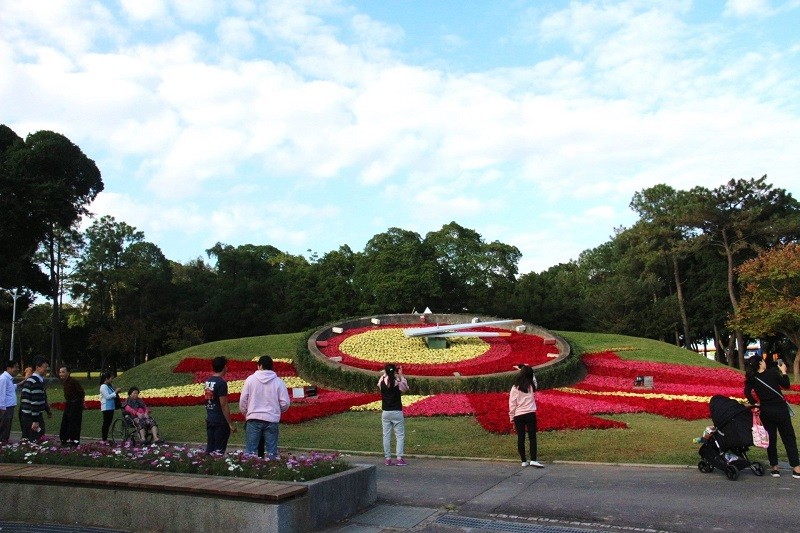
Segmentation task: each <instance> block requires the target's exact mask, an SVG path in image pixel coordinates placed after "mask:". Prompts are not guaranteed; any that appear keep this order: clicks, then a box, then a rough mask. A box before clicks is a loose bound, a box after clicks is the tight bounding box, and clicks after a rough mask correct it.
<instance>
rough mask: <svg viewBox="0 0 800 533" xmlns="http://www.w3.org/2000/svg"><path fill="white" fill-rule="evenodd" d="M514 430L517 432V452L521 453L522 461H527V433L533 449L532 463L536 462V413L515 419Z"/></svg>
mask: <svg viewBox="0 0 800 533" xmlns="http://www.w3.org/2000/svg"><path fill="white" fill-rule="evenodd" d="M514 429H516V430H517V451H519V457H520V461H522V462H523V463H524V462H525V461H527V459H525V433H527V434H528V441H529V442H530V448H531V461H535V460H536V453H537V450H536V413H535V412H534V413H525V414H524V415H519V416H515V417H514Z"/></svg>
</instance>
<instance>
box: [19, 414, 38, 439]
mask: <svg viewBox="0 0 800 533" xmlns="http://www.w3.org/2000/svg"><path fill="white" fill-rule="evenodd" d="M34 422H39V431H33V430H32V429H31V425H32V424H33V423H34ZM19 423H20V429H21V430H22V438H23V439H28V440H32V441H33V440H39V439H40V438H41V437H42V436H43V435H44V417H43V416H42V415H38V416H30V415H26V414H22V413H20V417H19Z"/></svg>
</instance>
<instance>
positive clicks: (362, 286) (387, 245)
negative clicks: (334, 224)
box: [353, 228, 440, 313]
mask: <svg viewBox="0 0 800 533" xmlns="http://www.w3.org/2000/svg"><path fill="white" fill-rule="evenodd" d="M353 277H354V280H355V286H356V287H357V288H358V291H359V294H360V297H359V301H360V303H361V309H360V311H361V312H363V313H400V312H406V313H407V312H410V311H411V310H412V309H414V308H416V309H424V308H425V306H426V305H428V302H431V301H433V300H435V299H438V298H439V296H440V287H439V276H438V272H437V267H436V262H435V259H434V252H433V249H432V248H431V247H430V246H429V245H427V244H425V243H423V242H422V239H421V238H420V236H419V234H418V233H415V232H413V231H407V230H403V229H400V228H389V229H388V230H387V231H386V232H384V233H379V234H377V235H375V236H374V237H372V238H371V239H370V240H369V241H368V242H367V244H366V246H365V247H364V253H363V254H361V255H360V256H359V257H358V262H357V264H356V269H355V272H354V275H353Z"/></svg>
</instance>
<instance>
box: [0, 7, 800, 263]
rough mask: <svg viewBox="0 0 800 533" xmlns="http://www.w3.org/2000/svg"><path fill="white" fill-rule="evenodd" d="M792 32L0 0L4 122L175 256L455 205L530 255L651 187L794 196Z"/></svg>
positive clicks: (370, 224)
mask: <svg viewBox="0 0 800 533" xmlns="http://www.w3.org/2000/svg"><path fill="white" fill-rule="evenodd" d="M798 28H800V0H729V1H727V2H726V1H721V0H720V1H715V0H706V1H695V2H693V1H688V0H664V1H659V0H641V1H640V0H630V1H585V2H578V1H572V2H567V1H555V0H551V1H549V0H541V1H533V0H491V1H490V0H482V1H478V0H458V1H450V0H438V1H437V0H406V1H402V0H350V1H348V0H319V1H310V0H276V1H250V0H231V1H227V2H225V1H215V0H118V1H90V0H63V1H57V0H37V1H35V2H20V1H17V0H0V123H2V124H6V125H7V126H9V127H10V128H11V129H13V130H14V131H15V132H16V133H17V134H18V135H20V136H21V137H25V136H26V135H28V134H29V133H33V132H36V131H39V130H52V131H56V132H59V133H62V134H64V135H66V136H67V137H68V138H69V139H70V140H71V141H72V142H74V143H75V144H77V145H78V146H79V147H80V148H81V149H82V150H83V151H84V153H85V154H86V155H87V156H89V157H90V158H92V159H93V160H95V162H96V163H97V165H98V168H99V169H100V171H101V173H102V177H103V181H104V183H105V190H104V191H103V192H102V193H101V194H100V195H98V197H97V198H96V200H95V201H94V202H93V204H92V205H91V206H90V210H91V211H92V212H93V213H94V214H95V216H97V217H100V216H103V215H111V216H113V217H115V218H116V219H117V221H123V222H126V223H127V224H129V225H131V226H134V227H136V228H137V229H139V230H141V231H143V232H144V233H145V239H146V240H147V241H150V242H153V243H155V244H157V245H158V246H159V247H160V248H161V250H162V251H163V252H164V254H165V255H166V256H167V258H169V259H171V260H174V261H179V262H184V263H185V262H188V261H190V260H193V259H196V258H198V257H202V258H203V259H204V260H206V261H208V260H209V259H208V256H207V255H206V253H205V250H206V249H207V248H210V247H211V246H213V245H214V244H215V243H217V242H222V243H225V244H230V245H233V246H238V245H242V244H257V245H272V246H274V247H276V248H278V249H280V250H282V251H285V252H288V253H291V254H295V255H304V256H306V257H310V256H311V254H312V253H316V254H317V255H318V256H323V255H324V254H325V253H327V252H330V251H334V250H337V249H339V247H341V246H343V245H348V246H349V247H350V248H351V249H353V250H354V251H357V252H358V251H363V249H364V246H365V245H366V243H367V241H368V240H369V239H370V238H372V237H373V236H374V235H376V234H379V233H383V232H385V231H387V230H388V229H389V228H392V227H398V228H402V229H404V230H410V231H415V232H417V233H419V234H420V235H421V236H422V237H424V236H425V234H426V233H428V232H430V231H437V230H439V229H441V227H442V226H443V225H445V224H447V223H449V222H451V221H455V222H457V223H458V224H460V225H461V226H464V227H466V228H470V229H473V230H475V231H477V232H478V233H479V234H480V235H481V236H482V238H483V240H484V241H486V242H492V241H500V242H502V243H505V244H510V245H513V246H516V247H517V248H519V250H520V251H521V252H522V258H521V260H520V262H519V272H520V274H524V273H528V272H541V271H543V270H546V269H548V268H549V267H551V266H553V265H556V264H559V263H566V262H568V261H570V260H575V259H577V258H578V257H579V255H580V253H581V252H583V251H585V250H588V249H591V248H594V247H596V246H599V245H601V244H603V243H605V242H607V241H608V240H609V239H610V238H611V236H612V235H613V234H614V229H615V228H618V227H621V226H630V225H632V224H633V223H634V222H635V221H636V219H637V217H636V215H635V213H634V212H633V211H632V210H631V209H630V208H629V203H630V201H631V198H632V197H633V194H634V193H635V192H637V191H641V190H642V189H645V188H647V187H651V186H653V185H656V184H659V183H666V184H669V185H671V186H672V187H674V188H676V189H690V188H692V187H695V186H704V187H708V188H715V187H718V186H720V185H722V184H724V183H726V182H727V181H728V180H731V179H749V178H758V177H761V176H762V175H764V174H767V176H768V179H767V181H768V182H769V183H771V184H773V185H774V186H775V187H779V188H783V189H786V190H788V191H789V192H790V193H792V195H793V196H794V197H796V198H797V197H800V149H798V147H800V98H798V95H800V31H798ZM88 222H90V221H86V222H85V224H88Z"/></svg>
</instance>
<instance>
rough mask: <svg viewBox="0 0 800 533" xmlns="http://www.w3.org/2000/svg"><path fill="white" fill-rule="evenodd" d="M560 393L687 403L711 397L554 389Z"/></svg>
mask: <svg viewBox="0 0 800 533" xmlns="http://www.w3.org/2000/svg"><path fill="white" fill-rule="evenodd" d="M555 390H558V391H561V392H569V393H571V394H582V395H585V396H616V397H620V396H623V397H628V398H647V399H651V400H653V399H658V400H685V401H687V402H704V403H707V402H708V401H709V400H710V399H711V396H693V395H689V394H659V393H657V392H625V391H593V390H583V389H573V388H572V387H562V388H560V389H555Z"/></svg>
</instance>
